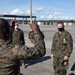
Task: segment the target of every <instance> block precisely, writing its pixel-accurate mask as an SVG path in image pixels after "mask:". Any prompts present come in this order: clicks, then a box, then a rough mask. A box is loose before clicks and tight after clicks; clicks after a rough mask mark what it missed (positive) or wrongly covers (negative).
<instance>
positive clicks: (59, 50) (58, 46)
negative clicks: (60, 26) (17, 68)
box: [51, 30, 73, 58]
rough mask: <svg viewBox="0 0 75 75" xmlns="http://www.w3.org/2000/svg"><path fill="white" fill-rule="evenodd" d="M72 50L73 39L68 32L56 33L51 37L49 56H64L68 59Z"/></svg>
mask: <svg viewBox="0 0 75 75" xmlns="http://www.w3.org/2000/svg"><path fill="white" fill-rule="evenodd" d="M72 50H73V39H72V36H71V34H70V33H69V32H67V31H65V30H64V31H63V32H56V33H55V35H54V37H53V42H52V48H51V54H54V57H58V58H63V57H64V56H65V55H66V56H68V57H70V54H71V53H72Z"/></svg>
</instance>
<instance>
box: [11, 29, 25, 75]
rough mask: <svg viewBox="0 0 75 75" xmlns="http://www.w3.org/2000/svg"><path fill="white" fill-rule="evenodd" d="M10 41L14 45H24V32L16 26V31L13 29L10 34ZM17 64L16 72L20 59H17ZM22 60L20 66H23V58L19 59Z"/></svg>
mask: <svg viewBox="0 0 75 75" xmlns="http://www.w3.org/2000/svg"><path fill="white" fill-rule="evenodd" d="M11 39H12V43H14V44H15V45H25V40H24V33H23V31H22V30H21V29H19V28H17V31H16V30H14V31H13V34H12V38H11ZM17 62H18V63H17V65H18V66H19V72H18V74H20V60H17ZM21 62H22V67H23V68H24V67H25V64H24V60H21Z"/></svg>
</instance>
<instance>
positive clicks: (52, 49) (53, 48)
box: [51, 34, 56, 54]
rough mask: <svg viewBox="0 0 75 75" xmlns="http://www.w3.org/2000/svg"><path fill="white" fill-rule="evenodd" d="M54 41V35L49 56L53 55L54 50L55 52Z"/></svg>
mask: <svg viewBox="0 0 75 75" xmlns="http://www.w3.org/2000/svg"><path fill="white" fill-rule="evenodd" d="M55 39H56V34H55V35H54V36H53V41H52V47H51V54H53V53H54V50H55V42H56V41H55Z"/></svg>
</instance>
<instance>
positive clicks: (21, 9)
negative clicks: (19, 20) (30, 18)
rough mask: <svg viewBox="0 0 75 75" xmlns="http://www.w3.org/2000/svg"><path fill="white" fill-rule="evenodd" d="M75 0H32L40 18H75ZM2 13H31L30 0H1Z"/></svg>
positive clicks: (0, 9)
mask: <svg viewBox="0 0 75 75" xmlns="http://www.w3.org/2000/svg"><path fill="white" fill-rule="evenodd" d="M74 8H75V0H32V11H33V15H35V16H37V19H40V20H50V19H70V20H71V19H75V9H74ZM0 14H17V15H30V0H0Z"/></svg>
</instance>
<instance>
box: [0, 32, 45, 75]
mask: <svg viewBox="0 0 75 75" xmlns="http://www.w3.org/2000/svg"><path fill="white" fill-rule="evenodd" d="M33 37H34V40H35V46H34V47H27V46H24V45H22V46H19V45H14V44H9V45H7V44H6V42H5V41H4V40H2V39H0V75H17V73H18V69H17V68H18V67H17V61H18V59H28V58H30V59H37V58H40V57H42V56H44V55H45V52H46V49H45V42H44V39H43V38H42V35H41V34H40V32H37V33H34V36H33Z"/></svg>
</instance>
